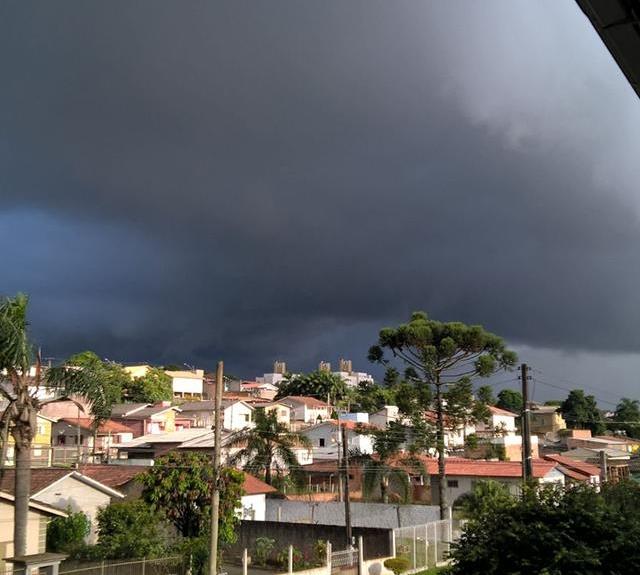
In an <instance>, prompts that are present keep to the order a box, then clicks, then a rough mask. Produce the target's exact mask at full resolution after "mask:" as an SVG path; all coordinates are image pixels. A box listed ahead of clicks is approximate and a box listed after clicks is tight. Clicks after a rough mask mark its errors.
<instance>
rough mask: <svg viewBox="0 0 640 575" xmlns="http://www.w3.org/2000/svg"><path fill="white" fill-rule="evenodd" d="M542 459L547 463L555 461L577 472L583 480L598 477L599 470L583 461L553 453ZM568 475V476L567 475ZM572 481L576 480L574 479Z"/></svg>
mask: <svg viewBox="0 0 640 575" xmlns="http://www.w3.org/2000/svg"><path fill="white" fill-rule="evenodd" d="M544 458H545V459H546V460H547V461H555V462H556V463H559V464H560V465H562V467H564V468H566V469H568V470H571V471H574V472H577V473H579V474H580V475H581V479H584V478H585V476H587V478H588V477H591V476H593V475H595V476H599V475H600V468H599V467H598V466H596V465H592V464H591V463H585V462H583V461H576V460H575V459H571V458H570V457H565V456H563V455H558V454H555V453H550V454H548V455H545V456H544ZM568 475H570V474H568ZM574 479H577V478H576V477H574Z"/></svg>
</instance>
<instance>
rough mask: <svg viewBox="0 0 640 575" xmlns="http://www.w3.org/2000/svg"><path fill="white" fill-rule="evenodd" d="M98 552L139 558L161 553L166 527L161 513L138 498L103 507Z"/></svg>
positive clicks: (106, 554)
mask: <svg viewBox="0 0 640 575" xmlns="http://www.w3.org/2000/svg"><path fill="white" fill-rule="evenodd" d="M97 520H98V543H97V545H96V549H95V555H97V556H98V557H101V558H103V559H139V558H142V557H147V558H149V557H159V556H162V554H163V552H164V549H165V543H166V539H167V537H166V530H165V529H164V528H163V526H162V524H161V522H160V518H159V517H158V514H157V513H155V512H154V510H153V509H152V508H151V507H149V505H147V504H146V503H145V502H144V501H142V500H140V499H137V500H134V501H125V502H117V503H111V504H110V505H107V506H106V507H104V508H102V509H100V510H99V511H98V515H97Z"/></svg>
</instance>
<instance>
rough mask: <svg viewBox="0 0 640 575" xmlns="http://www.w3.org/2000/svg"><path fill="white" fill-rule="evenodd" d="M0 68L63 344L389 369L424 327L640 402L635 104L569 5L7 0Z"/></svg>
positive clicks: (52, 325)
mask: <svg viewBox="0 0 640 575" xmlns="http://www.w3.org/2000/svg"><path fill="white" fill-rule="evenodd" d="M0 70H2V78H3V81H2V84H3V85H2V89H1V90H0V199H1V200H2V201H1V204H0V242H1V245H2V246H3V247H4V250H3V264H4V265H3V266H2V272H0V293H6V294H13V293H15V292H16V291H18V290H21V291H25V292H27V293H29V294H30V295H31V297H32V307H31V311H32V313H31V318H32V326H33V333H34V336H35V337H36V339H37V340H38V341H39V342H40V343H41V344H42V345H43V346H44V349H45V353H46V354H48V355H53V356H57V357H63V356H65V355H68V354H70V353H73V352H76V351H80V350H83V349H87V348H89V349H94V350H96V351H97V352H98V353H99V354H100V355H102V356H105V357H109V358H112V359H116V360H120V361H157V362H165V361H166V362H169V361H171V362H182V361H187V362H189V363H197V364H199V365H204V366H207V367H211V366H212V365H213V363H214V361H215V360H217V359H218V358H224V359H225V361H226V363H227V365H228V369H229V370H231V371H233V372H236V373H240V374H242V375H244V376H245V377H251V376H254V375H256V374H258V373H262V372H263V371H265V370H268V369H269V368H270V365H271V362H272V361H273V360H274V359H276V358H282V359H286V360H287V361H288V363H289V365H290V366H291V368H293V369H301V370H302V369H312V368H313V367H315V365H316V364H317V362H318V360H320V359H329V360H332V361H333V362H336V361H337V359H338V357H339V356H341V355H342V356H347V357H350V358H352V359H353V360H354V363H355V366H356V367H358V368H360V369H370V366H368V365H367V363H366V349H367V348H368V347H369V345H371V344H372V343H374V342H375V339H376V335H377V331H378V329H379V328H380V327H382V326H384V325H387V324H395V323H399V322H401V321H403V320H405V319H406V318H407V316H408V314H409V313H410V312H411V311H412V310H413V309H424V310H426V311H427V312H428V313H429V314H430V315H432V316H433V317H435V318H438V319H443V320H462V321H466V322H473V323H481V324H483V325H485V327H487V328H489V329H491V330H492V331H495V332H496V333H498V334H500V335H502V336H504V337H505V338H506V339H507V340H508V342H509V343H510V344H511V345H512V346H513V347H515V348H517V349H518V350H519V351H520V352H521V356H522V357H521V359H523V360H526V361H528V362H529V363H531V364H532V365H533V366H534V367H535V368H536V369H538V370H540V371H541V372H542V373H544V374H545V375H544V377H545V378H546V379H544V381H546V382H548V383H554V382H555V384H556V385H559V386H566V387H575V385H569V384H568V383H566V382H567V381H569V382H573V383H582V384H584V385H589V386H593V387H596V388H599V389H602V390H604V392H602V394H600V395H599V397H601V398H602V399H607V398H608V399H611V400H613V401H615V400H616V399H617V398H618V397H619V396H621V395H624V394H627V395H640V393H636V389H637V385H636V382H637V379H636V373H638V368H640V359H639V358H640V355H639V352H640V330H638V329H637V326H638V325H640V307H639V306H638V305H637V299H638V296H637V293H638V283H639V280H640V265H638V264H639V263H640V262H639V261H638V260H639V259H640V256H639V255H638V252H637V246H638V245H639V244H640V224H639V222H638V207H639V206H640V201H639V200H640V198H639V195H638V190H637V182H638V181H640V162H638V161H637V158H638V155H639V153H640V103H639V102H638V101H637V97H636V96H635V94H634V93H633V91H632V90H631V88H630V87H629V86H628V85H627V83H626V81H625V79H624V77H623V76H622V74H621V73H620V71H619V70H618V68H617V66H616V65H615V63H614V62H613V60H612V58H611V57H610V55H609V54H608V52H607V51H606V49H605V48H604V47H603V45H602V44H601V41H600V39H599V38H598V37H597V34H596V33H595V31H594V30H593V29H592V28H591V26H590V25H589V23H588V22H587V20H586V19H585V18H584V16H583V15H582V13H581V12H580V11H579V9H578V8H577V6H576V5H575V3H574V2H572V1H570V0H564V1H562V0H546V1H541V0H536V1H527V2H525V1H517V0H512V1H510V2H503V1H494V2H491V1H483V2H473V1H471V0H465V1H461V0H460V1H452V0H447V1H444V0H442V1H431V2H423V1H411V2H408V1H401V0H394V1H393V2H390V1H375V0H346V1H345V0H333V1H332V0H323V1H322V2H300V1H299V0H291V1H285V0H272V1H270V2H259V1H257V0H254V1H252V2H245V1H241V0H228V1H220V0H218V1H217V2H205V1H202V2H196V1H192V2H160V1H154V2H150V1H148V2H144V1H140V2H136V3H130V2H113V1H112V2H108V3H88V2H82V1H78V2H71V1H68V2H65V3H64V6H63V7H61V5H60V4H56V3H35V2H29V1H13V2H12V1H6V2H3V3H2V5H1V6H0ZM539 378H540V379H542V378H543V376H542V375H539ZM561 379H563V380H564V381H565V383H562V382H561ZM605 393H606V394H608V395H605ZM536 394H539V395H541V396H554V395H563V392H561V391H558V390H555V389H554V388H550V387H545V385H544V384H540V385H539V386H538V387H537V388H536ZM596 395H598V394H596Z"/></svg>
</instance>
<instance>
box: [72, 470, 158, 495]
mask: <svg viewBox="0 0 640 575" xmlns="http://www.w3.org/2000/svg"><path fill="white" fill-rule="evenodd" d="M148 469H149V467H147V466H144V465H82V466H81V467H80V469H78V471H79V472H80V473H82V474H83V475H86V476H87V477H90V478H91V479H95V480H96V481H99V482H100V483H102V484H103V485H106V486H107V487H111V488H112V489H117V488H118V487H122V486H123V485H126V484H127V483H129V482H130V481H131V480H133V479H134V478H135V477H137V476H138V475H140V474H141V473H144V472H145V471H147V470H148Z"/></svg>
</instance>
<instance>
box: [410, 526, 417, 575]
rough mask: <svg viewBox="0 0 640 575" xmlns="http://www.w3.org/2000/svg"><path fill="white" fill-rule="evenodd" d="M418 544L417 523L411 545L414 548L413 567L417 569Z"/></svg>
mask: <svg viewBox="0 0 640 575" xmlns="http://www.w3.org/2000/svg"><path fill="white" fill-rule="evenodd" d="M417 546H418V540H417V539H416V527H415V525H414V526H413V545H412V546H411V547H412V548H413V568H414V569H417V567H418V562H417V557H416V555H417V554H416V547H417Z"/></svg>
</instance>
